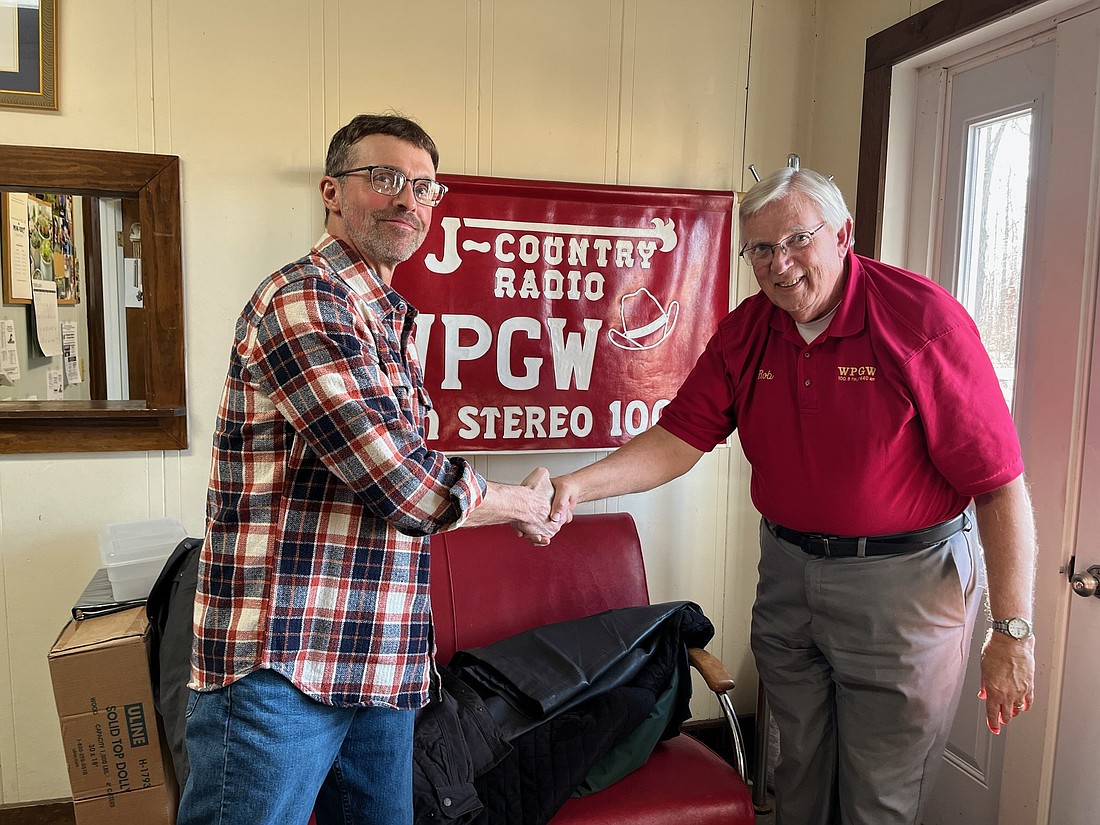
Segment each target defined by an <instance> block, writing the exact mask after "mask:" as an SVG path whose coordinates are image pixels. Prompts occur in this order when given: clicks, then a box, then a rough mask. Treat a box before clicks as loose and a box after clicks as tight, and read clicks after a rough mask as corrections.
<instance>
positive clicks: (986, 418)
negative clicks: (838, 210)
mask: <svg viewBox="0 0 1100 825" xmlns="http://www.w3.org/2000/svg"><path fill="white" fill-rule="evenodd" d="M847 265H848V271H849V277H848V281H847V283H846V285H845V289H844V297H843V299H842V301H841V305H840V307H839V309H838V310H837V313H836V315H835V316H834V317H833V320H832V322H831V323H830V325H829V327H828V329H827V330H826V331H825V332H824V333H822V334H821V335H819V336H818V337H817V339H816V340H815V341H814V342H813V343H811V344H806V343H805V342H804V341H803V340H802V338H801V336H800V335H799V334H798V330H797V328H796V327H795V324H794V321H793V320H792V319H791V317H790V315H788V314H787V313H786V312H784V311H783V310H781V309H779V308H778V307H776V306H775V305H774V304H772V303H771V301H769V300H768V298H767V297H766V296H765V295H764V294H763V293H762V292H761V293H757V294H756V295H754V296H752V297H751V298H748V299H746V300H745V301H743V302H742V303H741V304H740V305H739V306H738V307H737V308H736V309H735V310H734V311H733V312H731V313H730V314H729V315H727V316H726V317H725V318H724V319H723V320H722V322H721V323H720V324H719V325H718V330H717V331H716V332H715V334H714V336H713V337H712V338H711V340H710V342H709V343H708V344H707V347H706V350H705V351H704V352H703V354H702V355H701V356H700V357H699V361H698V362H697V363H696V365H695V367H694V368H693V369H692V371H691V373H690V374H689V375H688V377H687V379H686V380H685V381H684V383H683V385H682V386H681V387H680V390H679V392H678V393H677V395H676V398H674V399H673V401H672V403H671V404H669V405H668V407H666V408H665V410H664V413H663V415H662V417H661V422H660V423H661V426H662V427H663V428H665V429H666V430H668V431H669V432H671V433H672V434H673V435H676V436H677V437H679V438H681V439H683V440H684V441H686V442H687V443H688V444H691V445H692V446H694V447H696V448H697V449H700V450H704V451H706V450H710V449H712V448H713V447H714V446H715V445H717V444H719V443H721V442H722V441H723V440H725V439H726V438H727V437H728V436H729V434H730V433H732V432H733V431H734V430H735V429H736V430H738V431H739V435H740V439H741V445H742V448H743V449H744V452H745V456H746V457H747V458H748V460H749V463H750V464H751V465H752V500H753V503H754V504H755V505H756V508H757V509H758V510H759V511H760V512H761V513H762V514H763V515H764V516H766V517H767V518H769V519H772V520H773V521H776V522H778V523H779V524H782V525H784V526H786V527H790V528H792V529H795V530H802V531H807V532H822V533H830V534H834V535H857V536H859V535H882V534H886V533H896V532H903V531H908V530H917V529H920V528H922V527H928V526H930V525H932V524H936V523H938V522H941V521H945V520H947V519H949V518H952V517H953V516H955V515H957V514H959V513H960V512H962V510H963V509H964V508H965V507H966V505H967V504H968V503H969V502H970V499H971V498H972V497H973V496H976V495H979V494H981V493H987V492H989V491H991V490H995V489H997V488H998V487H1001V486H1003V485H1005V484H1007V483H1008V482H1010V481H1012V480H1013V479H1014V478H1016V477H1017V476H1018V475H1020V473H1022V472H1023V459H1022V457H1021V454H1020V442H1019V439H1018V437H1017V435H1016V428H1015V426H1014V424H1013V421H1012V417H1011V415H1010V413H1009V411H1008V407H1007V405H1006V404H1005V401H1004V396H1003V394H1002V393H1001V389H1000V386H999V385H998V383H997V377H996V374H995V373H994V371H993V365H992V364H991V363H990V360H989V356H988V354H987V353H986V351H985V348H984V347H983V346H982V342H981V340H980V339H979V336H978V330H977V328H976V327H975V325H974V322H973V321H972V320H971V318H970V316H969V315H968V314H967V312H966V310H965V309H964V308H963V307H962V305H961V304H959V302H958V301H956V300H955V299H954V298H953V297H952V296H951V295H950V293H948V292H947V291H946V290H944V289H943V288H941V287H940V286H938V285H937V284H935V283H933V282H932V281H930V280H929V279H927V278H925V277H923V276H921V275H918V274H916V273H913V272H907V271H905V270H902V269H898V268H896V267H892V266H888V265H886V264H883V263H881V262H879V261H874V260H871V259H869V258H864V257H862V256H859V255H855V254H852V253H849V255H848V262H847Z"/></svg>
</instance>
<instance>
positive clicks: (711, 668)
mask: <svg viewBox="0 0 1100 825" xmlns="http://www.w3.org/2000/svg"><path fill="white" fill-rule="evenodd" d="M688 661H689V662H690V663H691V666H692V667H694V668H695V669H696V670H698V671H699V673H700V674H701V675H702V677H703V679H704V680H705V681H706V683H707V687H709V688H710V689H711V690H713V691H714V693H715V695H716V696H717V697H718V705H719V707H721V708H722V715H723V716H725V717H726V726H727V728H728V730H729V733H730V737H731V739H732V742H733V767H734V768H735V769H736V770H737V773H739V774H740V775H741V778H742V779H744V780H745V781H746V782H748V781H749V776H748V771H747V770H746V765H747V760H746V758H745V739H744V737H742V736H741V724H740V723H739V722H738V721H737V712H736V711H735V710H734V709H733V702H732V701H731V700H730V697H729V691H731V690H733V688H734V683H733V676H731V675H730V672H729V671H728V670H727V669H726V666H725V665H724V664H722V662H721V661H720V660H719V659H718V657H716V656H713V655H711V654H710V653H707V652H706V651H705V650H703V649H702V648H701V647H689V648H688Z"/></svg>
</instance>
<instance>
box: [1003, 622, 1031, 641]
mask: <svg viewBox="0 0 1100 825" xmlns="http://www.w3.org/2000/svg"><path fill="white" fill-rule="evenodd" d="M1029 631H1030V628H1029V627H1028V626H1027V622H1025V621H1024V620H1023V619H1009V620H1008V635H1009V636H1011V637H1012V638H1013V639H1026V638H1027V637H1028V633H1029Z"/></svg>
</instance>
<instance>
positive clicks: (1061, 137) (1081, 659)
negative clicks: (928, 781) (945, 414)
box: [884, 4, 1100, 825]
mask: <svg viewBox="0 0 1100 825" xmlns="http://www.w3.org/2000/svg"><path fill="white" fill-rule="evenodd" d="M1093 5H1094V6H1095V4H1093ZM1098 78H1100V12H1095V11H1088V10H1070V11H1069V12H1065V13H1061V14H1060V17H1059V18H1058V19H1056V20H1054V21H1053V22H1052V23H1051V24H1049V25H1040V26H1037V27H1035V28H1034V29H1033V30H1030V31H1027V32H1020V33H1017V34H1015V35H1010V36H1004V35H1001V36H1000V37H999V39H998V40H997V41H996V42H995V43H993V44H991V45H989V46H985V47H981V46H972V47H971V48H970V50H969V51H968V52H967V53H965V54H962V55H956V56H954V57H951V58H941V59H940V60H939V62H938V63H937V64H936V65H934V66H929V67H926V68H925V69H923V70H922V71H921V72H920V73H918V74H917V79H916V80H914V81H913V90H914V91H913V95H912V100H913V102H914V104H915V105H914V109H915V110H916V111H919V112H924V113H927V112H929V111H933V112H937V113H939V115H938V117H936V116H934V117H932V118H930V120H931V123H929V118H928V116H927V114H925V116H924V120H923V121H922V120H919V119H918V120H917V121H916V123H917V127H916V132H917V139H916V140H915V141H914V145H913V148H912V150H911V162H910V174H909V176H908V177H907V181H908V182H909V185H910V188H911V192H910V194H911V197H910V198H909V213H908V216H907V220H908V223H907V225H905V226H902V227H901V232H900V233H899V232H898V227H895V229H894V231H895V233H898V234H897V237H902V238H903V239H904V240H905V242H906V247H905V249H904V253H901V252H897V254H898V257H899V258H900V259H901V260H903V261H904V262H905V263H906V264H907V265H908V266H910V267H911V268H913V269H915V270H917V271H923V272H927V273H929V274H930V275H932V276H933V277H936V278H937V279H938V280H940V281H941V282H943V283H944V284H945V286H948V287H949V288H951V289H952V290H954V291H955V293H956V295H958V296H959V298H960V300H962V301H963V303H964V304H966V305H967V307H968V308H969V309H970V310H971V312H972V314H974V316H975V320H976V321H977V322H978V325H979V328H981V329H982V334H983V340H985V342H986V345H987V348H988V349H989V350H990V352H991V355H992V357H993V360H994V364H995V366H996V367H997V369H998V372H999V373H1000V375H1001V378H1002V387H1003V388H1004V389H1005V392H1006V397H1008V398H1009V399H1010V401H1011V403H1012V405H1013V415H1014V417H1015V418H1016V422H1017V428H1018V430H1019V432H1020V436H1021V442H1022V444H1023V448H1024V455H1025V462H1026V464H1027V476H1028V481H1029V485H1030V487H1031V491H1032V497H1033V501H1034V504H1035V510H1036V520H1037V526H1038V531H1039V541H1040V552H1039V565H1038V569H1037V579H1036V614H1035V619H1036V627H1037V634H1038V635H1037V643H1038V646H1037V659H1038V664H1039V672H1038V677H1037V695H1036V705H1035V707H1034V708H1033V710H1032V711H1031V712H1029V713H1028V714H1026V715H1025V716H1024V717H1020V718H1019V719H1017V720H1014V721H1013V722H1012V723H1011V724H1010V725H1008V726H1007V728H1006V731H1005V733H1004V734H1002V735H1001V736H1000V737H994V736H992V735H991V734H990V733H989V732H988V730H987V729H986V727H985V720H984V715H985V714H984V707H983V705H984V703H983V702H980V701H979V700H977V698H976V693H977V690H978V685H979V677H978V652H979V650H980V646H981V641H982V637H983V636H984V628H983V627H982V625H981V624H979V628H978V632H977V634H976V635H977V638H976V639H975V645H974V647H973V649H972V656H971V668H970V672H969V673H968V679H967V683H966V686H965V687H964V690H963V695H962V699H961V702H960V706H959V711H958V715H957V717H956V720H955V725H954V727H953V730H952V734H951V738H950V742H949V746H948V752H947V755H946V757H945V764H944V765H943V767H942V769H941V773H940V779H939V781H938V782H937V786H936V789H935V793H934V798H933V803H932V805H931V807H930V810H929V811H928V812H927V814H926V818H925V820H924V823H925V825H939V823H947V822H955V823H967V825H1025V824H1026V825H1036V824H1037V823H1038V824H1039V825H1046V824H1047V823H1049V825H1095V824H1096V823H1097V822H1100V813H1098V812H1100V767H1097V760H1096V756H1095V751H1096V746H1095V744H1094V742H1095V736H1094V734H1093V730H1095V725H1094V724H1093V723H1092V720H1091V718H1090V717H1091V716H1095V713H1094V712H1090V705H1091V706H1092V707H1095V696H1096V693H1097V690H1098V686H1100V657H1096V656H1095V654H1094V648H1095V645H1094V642H1095V640H1096V639H1098V638H1100V599H1094V598H1092V597H1088V598H1077V597H1074V596H1072V595H1071V593H1072V591H1071V590H1070V584H1069V576H1068V573H1069V566H1070V560H1071V558H1072V557H1073V556H1074V553H1075V551H1076V567H1077V570H1078V572H1082V571H1084V570H1085V568H1087V567H1089V566H1090V565H1100V507H1098V506H1097V504H1098V503H1100V372H1098V371H1100V367H1098V366H1097V363H1098V353H1097V351H1096V350H1097V347H1096V345H1095V344H1094V343H1093V335H1094V330H1095V328H1096V312H1097V299H1096V282H1097V260H1098V259H1100V127H1098V124H1100V105H1098V100H1100V97H1098V95H1097V92H1098V89H1100V81H1098ZM892 119H893V118H892ZM922 131H924V132H925V133H927V132H931V133H933V138H932V139H927V134H925V138H924V139H922V137H921V132H922ZM1006 169H1008V170H1009V171H1006ZM930 170H935V174H929V171H930ZM1011 170H1015V171H1011ZM1020 170H1023V171H1022V172H1021V171H1020ZM887 186H888V189H889V186H890V183H889V179H888V182H887ZM885 237H886V236H885V235H884V238H885ZM884 257H888V253H885V252H884ZM1090 377H1091V394H1090ZM1090 398H1091V401H1090ZM1086 420H1088V421H1089V422H1091V423H1090V427H1091V429H1090V430H1089V431H1088V433H1087V437H1086V430H1085V426H1086ZM1078 536H1080V537H1081V538H1080V539H1079V540H1078V538H1077V537H1078ZM1087 584H1088V582H1087V581H1086V582H1085V585H1087ZM1090 640H1091V642H1092V643H1091V644H1090ZM1055 756H1056V758H1055Z"/></svg>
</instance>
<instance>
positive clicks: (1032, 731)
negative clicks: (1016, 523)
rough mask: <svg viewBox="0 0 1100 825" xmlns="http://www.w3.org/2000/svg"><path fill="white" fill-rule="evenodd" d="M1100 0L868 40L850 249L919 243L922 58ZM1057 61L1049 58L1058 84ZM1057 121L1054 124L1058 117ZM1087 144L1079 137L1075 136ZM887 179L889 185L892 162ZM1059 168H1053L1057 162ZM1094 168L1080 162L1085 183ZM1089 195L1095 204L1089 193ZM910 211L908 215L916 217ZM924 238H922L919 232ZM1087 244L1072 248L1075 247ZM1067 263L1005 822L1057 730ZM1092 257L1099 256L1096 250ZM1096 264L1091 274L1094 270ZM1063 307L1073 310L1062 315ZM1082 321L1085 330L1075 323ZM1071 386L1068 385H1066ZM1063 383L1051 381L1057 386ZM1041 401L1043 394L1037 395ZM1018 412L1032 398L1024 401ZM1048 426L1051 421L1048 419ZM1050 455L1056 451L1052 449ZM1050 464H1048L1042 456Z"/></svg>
mask: <svg viewBox="0 0 1100 825" xmlns="http://www.w3.org/2000/svg"><path fill="white" fill-rule="evenodd" d="M1097 6H1100V2H1083V0H1033V1H1032V2H1007V1H1006V0H1000V1H999V2H984V1H983V2H973V1H972V0H944V2H941V3H938V4H937V5H935V6H932V7H930V8H928V9H926V10H925V11H924V12H921V13H920V14H917V15H914V16H913V17H911V18H909V19H908V20H905V21H902V22H901V23H899V24H897V25H896V26H893V27H891V28H890V29H887V30H885V31H884V32H881V33H880V34H878V35H875V36H874V37H872V38H869V39H868V41H867V63H866V66H867V73H866V75H865V78H864V105H863V122H862V127H861V129H862V131H861V145H860V163H859V186H858V188H857V204H856V205H857V209H858V211H857V216H858V217H857V221H856V228H857V232H856V236H857V238H858V239H859V240H858V241H857V251H859V252H860V253H861V254H866V255H871V256H874V257H880V256H883V257H886V258H888V259H890V260H904V259H905V257H906V255H907V254H908V252H909V250H908V249H907V248H906V246H907V245H908V244H910V243H914V242H915V243H920V242H921V241H922V239H921V238H916V239H914V238H911V237H909V233H907V232H906V230H907V228H908V226H909V219H908V218H902V219H900V220H897V222H896V223H895V221H894V218H895V217H896V216H899V215H902V216H904V215H907V213H908V211H909V210H908V201H909V195H910V192H909V183H908V181H909V179H910V177H911V168H912V157H913V151H914V147H913V145H912V140H911V137H910V135H911V134H912V131H913V130H912V129H911V128H907V127H910V126H911V125H912V119H913V117H914V115H913V114H912V112H913V111H914V110H915V106H914V99H915V94H916V88H917V84H916V74H917V69H918V67H919V66H922V65H928V64H930V63H932V62H934V61H937V60H942V59H944V56H945V55H947V54H952V55H954V54H958V53H962V52H965V51H967V50H971V49H973V48H974V47H976V46H977V45H979V44H984V43H992V42H995V41H997V40H998V39H999V38H1006V37H1007V36H1008V34H1009V33H1010V32H1015V31H1017V30H1020V29H1026V28H1028V27H1031V28H1033V29H1040V28H1042V26H1043V25H1047V24H1049V25H1051V26H1053V25H1054V24H1055V23H1057V21H1058V15H1060V14H1061V15H1062V16H1063V17H1068V16H1071V15H1065V14H1064V12H1067V11H1069V10H1072V11H1073V12H1074V13H1076V12H1077V10H1079V9H1081V8H1082V7H1084V8H1089V7H1094V8H1095V7H1097ZM1058 72H1059V70H1058V69H1056V78H1055V84H1056V89H1057V83H1058V77H1057V74H1058ZM1088 108H1089V111H1087V112H1082V113H1081V116H1082V118H1083V119H1084V120H1087V121H1088V123H1087V124H1086V123H1084V122H1083V120H1081V119H1078V121H1075V123H1074V124H1073V127H1074V128H1076V129H1079V130H1081V131H1083V132H1084V134H1085V140H1088V141H1091V140H1092V139H1093V129H1094V125H1095V124H1094V122H1093V120H1094V118H1095V115H1096V113H1095V112H1094V111H1092V109H1091V107H1088ZM891 117H893V118H895V122H896V125H895V130H894V132H895V134H894V135H893V137H894V145H890V144H889V142H888V138H889V137H891V135H890V134H889V132H890V129H889V126H890V120H891ZM1055 128H1056V129H1057V128H1058V126H1056V127H1055ZM1081 144H1082V145H1084V140H1081ZM1086 156H1087V158H1088V160H1086V159H1085V158H1083V157H1082V156H1080V155H1078V156H1077V158H1076V159H1075V162H1076V163H1077V164H1078V165H1079V166H1080V164H1082V163H1084V164H1085V165H1086V167H1088V168H1091V166H1090V164H1095V163H1096V162H1097V158H1096V156H1095V153H1094V151H1093V147H1092V145H1091V144H1089V146H1088V151H1087V153H1086ZM888 171H889V177H890V181H891V186H890V188H889V189H888V188H887V186H886V179H887V172H888ZM1055 171H1056V170H1053V169H1052V173H1053V172H1055ZM1088 177H1090V176H1089V175H1085V174H1081V171H1080V168H1079V169H1078V171H1077V178H1078V180H1079V181H1080V182H1081V183H1082V185H1086V184H1087V180H1086V178H1088ZM1092 205H1093V207H1095V206H1096V204H1095V202H1092ZM1055 207H1056V203H1048V214H1047V216H1046V217H1047V222H1046V225H1047V227H1050V226H1052V225H1056V222H1057V221H1059V220H1061V221H1065V220H1066V219H1067V216H1066V215H1065V214H1064V213H1063V214H1059V210H1058V209H1057V208H1055ZM1088 211H1089V212H1090V213H1092V214H1090V215H1089V216H1087V217H1086V216H1081V215H1078V216H1076V220H1077V222H1078V223H1082V222H1084V221H1086V220H1087V221H1088V224H1087V226H1082V227H1081V232H1082V233H1083V232H1085V231H1086V230H1087V231H1088V232H1089V234H1088V235H1084V234H1080V235H1078V237H1089V238H1093V237H1095V235H1096V232H1097V228H1096V226H1095V225H1094V223H1095V220H1096V216H1095V212H1096V211H1097V210H1096V209H1095V208H1093V209H1090V210H1088ZM884 213H889V214H890V215H891V216H892V221H891V223H892V224H894V226H893V227H890V226H886V227H884V225H883V221H882V216H883V214H884ZM914 220H915V219H914ZM923 240H925V241H927V240H928V239H927V238H925V239H923ZM1048 253H1049V255H1051V256H1054V257H1055V258H1057V257H1059V256H1062V257H1061V258H1060V259H1059V261H1058V263H1059V264H1060V265H1065V264H1067V260H1066V257H1065V256H1064V250H1048ZM1082 254H1083V253H1080V252H1079V253H1077V257H1078V258H1080V257H1081V255H1082ZM1044 258H1045V260H1044V266H1050V265H1051V264H1052V258H1050V257H1047V256H1046V255H1044ZM1070 258H1071V259H1070V260H1069V261H1068V264H1069V265H1071V266H1073V267H1074V272H1075V273H1078V274H1077V277H1079V278H1080V284H1079V287H1080V288H1079V289H1078V290H1077V291H1076V294H1073V290H1069V291H1067V294H1065V295H1062V296H1058V297H1057V298H1056V300H1055V301H1054V302H1053V303H1054V304H1057V305H1056V306H1043V307H1042V309H1041V314H1040V315H1039V323H1040V324H1043V325H1044V329H1046V328H1047V326H1046V325H1053V328H1054V329H1055V330H1056V331H1057V332H1056V334H1053V335H1051V336H1050V338H1051V341H1050V342H1048V343H1049V346H1044V348H1043V350H1042V351H1037V352H1035V353H1033V357H1034V358H1035V363H1037V364H1042V365H1043V369H1042V370H1039V371H1038V372H1037V375H1036V376H1035V378H1036V383H1035V394H1036V395H1037V397H1038V398H1043V396H1044V395H1048V394H1050V393H1053V394H1057V395H1059V397H1060V398H1062V399H1063V400H1062V401H1061V403H1060V406H1056V407H1055V408H1053V409H1046V408H1044V410H1043V414H1044V415H1045V416H1046V420H1048V421H1051V420H1056V421H1060V422H1066V428H1067V429H1069V430H1071V431H1072V432H1073V433H1075V435H1073V436H1071V437H1067V434H1066V432H1064V431H1063V430H1062V429H1059V428H1056V427H1051V428H1047V429H1045V430H1044V431H1042V432H1039V433H1038V434H1036V433H1035V432H1029V438H1030V440H1031V449H1030V452H1031V453H1032V454H1033V455H1036V454H1041V455H1043V456H1044V461H1043V462H1037V463H1036V467H1035V469H1034V470H1033V469H1032V467H1031V465H1030V464H1029V470H1028V481H1029V484H1030V486H1031V487H1032V495H1033V502H1034V504H1035V509H1036V520H1037V528H1038V532H1039V559H1038V568H1037V576H1036V605H1035V606H1036V614H1035V620H1036V626H1037V628H1039V635H1040V644H1039V645H1037V650H1036V673H1037V684H1036V702H1035V710H1034V711H1032V712H1030V713H1028V714H1025V715H1024V716H1022V717H1020V718H1019V719H1017V720H1014V721H1013V723H1012V724H1011V725H1010V726H1009V729H1010V730H1011V731H1012V733H1011V735H1009V736H1007V738H1006V743H1005V767H1004V772H1003V781H1002V784H1001V794H1000V806H999V809H1000V812H1001V819H1000V822H1001V823H1002V825H1035V823H1047V822H1048V819H1049V813H1050V803H1051V788H1052V784H1053V773H1054V765H1053V761H1054V760H1053V756H1054V745H1055V742H1056V740H1057V732H1058V719H1059V713H1060V707H1059V703H1060V696H1061V688H1062V683H1063V678H1064V669H1065V668H1064V664H1065V644H1066V638H1067V631H1068V618H1069V616H1068V614H1069V600H1070V598H1071V594H1070V591H1069V588H1068V586H1067V583H1066V578H1065V573H1066V569H1067V563H1068V561H1069V558H1070V557H1071V556H1072V553H1073V547H1074V542H1075V538H1076V535H1075V530H1076V507H1077V491H1078V486H1079V482H1080V460H1081V459H1080V455H1081V450H1082V448H1083V444H1082V438H1083V430H1082V428H1081V426H1080V419H1081V415H1082V411H1083V406H1082V405H1083V403H1084V397H1083V393H1084V392H1085V391H1087V389H1088V387H1087V372H1086V370H1087V367H1088V364H1087V359H1088V347H1087V346H1086V345H1087V341H1084V340H1083V339H1084V338H1087V337H1088V332H1087V330H1088V328H1089V327H1088V324H1087V323H1085V321H1084V320H1082V323H1081V324H1080V325H1074V324H1067V323H1059V320H1058V319H1059V317H1061V319H1063V320H1064V319H1065V318H1067V317H1078V316H1079V315H1080V314H1081V313H1082V312H1083V311H1084V310H1083V308H1084V307H1087V308H1088V309H1089V311H1091V308H1092V307H1093V306H1094V294H1095V293H1094V290H1095V278H1094V273H1095V269H1092V270H1089V269H1088V265H1087V262H1077V261H1075V260H1072V256H1070ZM1094 263H1095V262H1094ZM1090 273H1092V274H1090ZM1066 313H1070V316H1067V315H1066ZM1079 329H1085V330H1086V332H1085V333H1081V332H1079ZM1067 386H1069V387H1073V388H1074V389H1073V392H1071V393H1066V392H1065V389H1064V388H1065V387H1067ZM1059 389H1061V390H1062V392H1060V393H1058V392H1057V390H1059ZM1044 403H1047V402H1046V399H1044ZM1021 412H1022V413H1023V415H1024V416H1025V418H1026V417H1027V416H1029V415H1033V414H1034V413H1033V411H1032V410H1027V409H1025V410H1022V411H1021ZM1048 430H1049V431H1048ZM1051 456H1053V459H1052V460H1051ZM1040 465H1046V466H1040Z"/></svg>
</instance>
